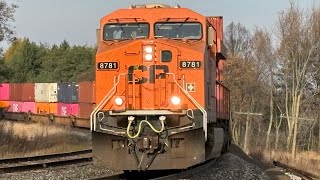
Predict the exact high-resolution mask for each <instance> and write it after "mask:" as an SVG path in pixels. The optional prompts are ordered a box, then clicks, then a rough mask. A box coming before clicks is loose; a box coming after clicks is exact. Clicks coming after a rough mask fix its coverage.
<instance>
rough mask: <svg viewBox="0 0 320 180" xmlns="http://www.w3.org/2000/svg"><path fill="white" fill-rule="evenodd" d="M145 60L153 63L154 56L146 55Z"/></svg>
mask: <svg viewBox="0 0 320 180" xmlns="http://www.w3.org/2000/svg"><path fill="white" fill-rule="evenodd" d="M144 58H145V59H146V61H151V60H152V54H146V55H145V56H144Z"/></svg>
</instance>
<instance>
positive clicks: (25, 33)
mask: <svg viewBox="0 0 320 180" xmlns="http://www.w3.org/2000/svg"><path fill="white" fill-rule="evenodd" d="M9 1H12V0H9ZM16 1H18V4H19V6H20V7H19V8H18V9H17V12H16V15H15V19H16V21H15V23H14V25H15V26H16V33H17V36H18V37H28V38H29V39H30V40H32V41H36V42H43V43H48V44H55V43H60V42H61V41H62V40H64V39H66V40H67V41H69V42H70V43H71V44H81V45H83V44H88V45H93V44H94V43H95V29H96V28H97V27H98V23H99V19H100V18H101V17H102V16H104V15H106V14H108V13H110V12H112V11H114V10H116V9H118V8H128V7H129V5H130V4H144V3H152V2H159V3H166V4H170V5H175V4H179V5H180V6H182V7H187V8H191V9H193V10H195V11H197V12H199V13H201V14H204V15H214V16H223V17H224V21H225V25H226V24H228V23H230V22H231V21H234V22H240V23H241V24H243V25H244V26H246V27H248V28H249V29H253V28H254V27H255V26H259V27H266V28H269V27H271V26H273V25H274V24H275V20H276V18H277V16H278V13H279V12H280V11H281V10H283V9H285V8H288V7H289V0H171V1H169V0H149V1H147V0H16ZM297 1H298V4H299V5H300V6H301V7H304V8H308V7H311V6H312V5H313V4H314V3H315V4H319V2H320V0H297Z"/></svg>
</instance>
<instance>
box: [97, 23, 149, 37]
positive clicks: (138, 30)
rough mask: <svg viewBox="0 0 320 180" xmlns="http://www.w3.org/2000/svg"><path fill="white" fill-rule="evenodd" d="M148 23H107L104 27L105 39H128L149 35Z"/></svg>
mask: <svg viewBox="0 0 320 180" xmlns="http://www.w3.org/2000/svg"><path fill="white" fill-rule="evenodd" d="M149 29H150V27H149V24H148V23H118V24H106V25H105V26H104V29H103V40H105V41H109V40H127V39H138V38H148V37H149Z"/></svg>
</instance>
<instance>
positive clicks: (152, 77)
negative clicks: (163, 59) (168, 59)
mask: <svg viewBox="0 0 320 180" xmlns="http://www.w3.org/2000/svg"><path fill="white" fill-rule="evenodd" d="M137 70H138V71H142V72H145V71H148V67H146V66H144V65H140V66H130V67H129V68H128V75H129V81H130V82H132V81H133V76H134V71H137ZM156 70H162V73H159V74H156ZM168 72H169V67H168V66H166V65H152V66H150V67H149V79H148V78H146V77H142V78H140V79H138V81H136V84H144V83H146V82H148V80H149V83H152V84H153V83H155V80H156V79H165V78H166V73H168Z"/></svg>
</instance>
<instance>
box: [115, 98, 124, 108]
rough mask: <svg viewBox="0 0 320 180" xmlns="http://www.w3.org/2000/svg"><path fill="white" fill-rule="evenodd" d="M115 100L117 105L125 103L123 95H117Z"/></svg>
mask: <svg viewBox="0 0 320 180" xmlns="http://www.w3.org/2000/svg"><path fill="white" fill-rule="evenodd" d="M114 102H115V103H116V105H118V106H121V105H122V104H123V99H122V98H121V97H117V98H116V99H115V100H114Z"/></svg>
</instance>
